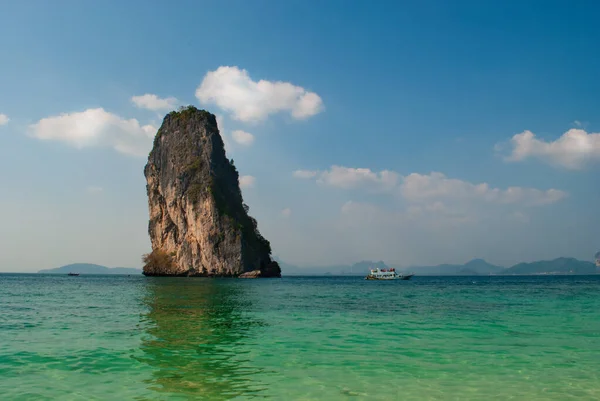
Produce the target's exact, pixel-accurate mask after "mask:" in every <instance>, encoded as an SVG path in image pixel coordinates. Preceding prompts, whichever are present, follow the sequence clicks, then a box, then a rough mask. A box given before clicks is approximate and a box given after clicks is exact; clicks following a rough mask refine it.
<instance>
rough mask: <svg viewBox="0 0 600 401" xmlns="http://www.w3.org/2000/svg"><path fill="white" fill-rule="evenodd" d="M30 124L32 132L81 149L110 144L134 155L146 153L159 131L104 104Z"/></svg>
mask: <svg viewBox="0 0 600 401" xmlns="http://www.w3.org/2000/svg"><path fill="white" fill-rule="evenodd" d="M29 128H30V134H31V135H32V136H33V137H35V138H38V139H41V140H52V141H59V142H64V143H66V144H68V145H70V146H73V147H75V148H78V149H82V148H89V147H109V148H113V149H114V150H116V151H117V152H120V153H124V154H127V155H132V156H146V155H147V154H148V152H149V151H150V149H151V147H152V139H153V138H154V135H155V134H156V131H157V128H156V127H153V126H151V125H143V126H142V125H141V124H140V123H139V122H138V120H136V119H134V118H132V119H129V120H126V119H123V118H121V117H119V116H118V115H116V114H112V113H109V112H107V111H105V110H104V109H102V108H98V109H88V110H85V111H82V112H74V113H64V114H61V115H58V116H52V117H47V118H43V119H41V120H40V121H38V122H37V123H35V124H33V125H31V126H30V127H29Z"/></svg>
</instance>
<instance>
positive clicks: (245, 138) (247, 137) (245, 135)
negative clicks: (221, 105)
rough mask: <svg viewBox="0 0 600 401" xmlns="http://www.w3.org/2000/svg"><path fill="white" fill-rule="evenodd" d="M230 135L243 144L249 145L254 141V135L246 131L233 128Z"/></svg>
mask: <svg viewBox="0 0 600 401" xmlns="http://www.w3.org/2000/svg"><path fill="white" fill-rule="evenodd" d="M231 137H232V138H233V140H234V141H236V142H237V143H239V144H240V145H244V146H250V145H252V143H253V142H254V135H252V134H251V133H249V132H246V131H241V130H235V131H233V132H232V133H231Z"/></svg>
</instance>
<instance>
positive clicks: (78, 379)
mask: <svg viewBox="0 0 600 401" xmlns="http://www.w3.org/2000/svg"><path fill="white" fill-rule="evenodd" d="M0 399H1V400H3V401H8V400H36V401H39V400H61V401H63V400H86V401H87V400H284V401H286V400H328V401H329V400H333V401H335V400H527V401H532V400H562V401H564V400H598V399H600V276H511V277H502V276H485V277H481V276H478V277H420V276H415V277H413V279H412V280H409V281H388V282H386V281H367V280H364V279H363V278H362V277H336V276H332V277H284V278H282V279H259V280H241V279H225V278H221V279H207V278H146V277H143V276H141V275H140V276H86V275H81V276H79V277H69V276H66V275H64V276H63V275H39V274H38V275H35V274H30V275H27V274H1V275H0Z"/></svg>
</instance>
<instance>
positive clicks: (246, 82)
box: [196, 66, 323, 122]
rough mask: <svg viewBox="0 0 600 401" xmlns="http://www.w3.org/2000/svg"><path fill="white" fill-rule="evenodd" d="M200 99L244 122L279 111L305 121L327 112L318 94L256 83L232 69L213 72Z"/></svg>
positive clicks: (284, 85) (204, 82)
mask: <svg viewBox="0 0 600 401" xmlns="http://www.w3.org/2000/svg"><path fill="white" fill-rule="evenodd" d="M196 98H198V100H199V101H200V102H201V103H204V104H215V105H216V106H218V107H219V108H221V109H222V110H224V111H226V112H228V113H231V115H232V118H234V119H236V120H238V121H244V122H258V121H262V120H265V119H266V118H267V117H268V116H269V115H271V114H275V113H279V112H288V113H290V114H291V116H292V117H293V118H295V119H305V118H308V117H311V116H314V115H315V114H318V113H319V112H321V111H322V110H323V101H322V100H321V97H319V95H317V94H316V93H314V92H309V91H307V90H306V89H304V88H302V87H300V86H296V85H293V84H291V83H289V82H281V81H266V80H262V79H261V80H260V81H254V80H252V78H250V75H249V74H248V72H247V71H246V70H243V69H239V68H238V67H229V66H222V67H219V68H217V69H216V70H215V71H209V72H208V73H207V74H206V75H205V76H204V79H203V80H202V83H201V84H200V86H198V88H197V89H196Z"/></svg>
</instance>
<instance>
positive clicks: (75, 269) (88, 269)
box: [38, 263, 142, 274]
mask: <svg viewBox="0 0 600 401" xmlns="http://www.w3.org/2000/svg"><path fill="white" fill-rule="evenodd" d="M38 273H41V274H69V273H79V274H142V271H141V270H140V269H134V268H131V267H106V266H101V265H95V264H93V263H73V264H70V265H66V266H61V267H57V268H54V269H44V270H40V271H39V272H38Z"/></svg>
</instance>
